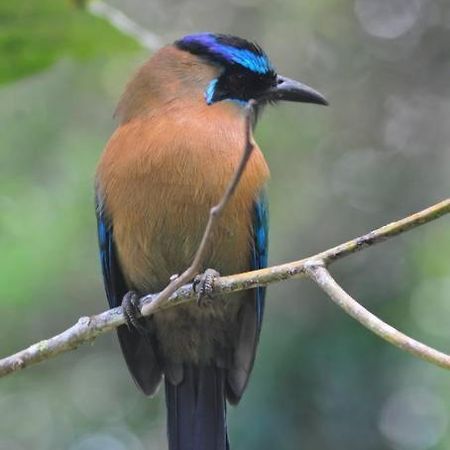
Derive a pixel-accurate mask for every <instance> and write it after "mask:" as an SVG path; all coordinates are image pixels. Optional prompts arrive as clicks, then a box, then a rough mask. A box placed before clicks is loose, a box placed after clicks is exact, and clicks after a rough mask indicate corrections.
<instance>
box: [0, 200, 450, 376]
mask: <svg viewBox="0 0 450 450" xmlns="http://www.w3.org/2000/svg"><path fill="white" fill-rule="evenodd" d="M448 213H450V198H447V199H446V200H443V201H442V202H440V203H437V204H435V205H433V206H431V207H429V208H427V209H424V210H423V211H420V212H418V213H416V214H413V215H411V216H408V217H406V218H404V219H401V220H398V221H396V222H392V223H390V224H388V225H385V226H383V227H381V228H378V229H376V230H374V231H371V232H370V233H368V234H365V235H364V236H360V237H357V238H355V239H352V240H350V241H348V242H345V243H343V244H340V245H338V246H336V247H333V248H331V249H329V250H325V251H324V252H321V253H318V254H317V255H314V256H311V257H309V258H306V259H302V260H299V261H294V262H291V263H286V264H281V265H278V266H273V267H268V268H266V269H261V270H256V271H253V272H246V273H241V274H237V275H231V276H227V277H221V278H218V279H217V280H216V281H215V283H214V294H215V295H216V294H229V293H232V292H237V291H241V290H244V289H251V288H254V287H257V286H267V285H269V284H272V283H277V282H280V281H283V280H288V279H293V278H300V277H301V276H304V275H305V273H307V272H308V270H309V272H308V275H309V276H310V277H312V273H311V268H312V267H314V264H317V262H320V263H321V264H324V265H326V264H330V263H332V262H334V261H337V260H339V259H341V258H344V257H346V256H348V255H350V254H352V253H355V252H357V251H359V250H362V249H364V248H366V247H370V246H372V245H375V244H378V243H380V242H382V241H384V240H386V239H389V238H392V237H394V236H397V235H398V234H401V233H404V232H406V231H409V230H412V229H414V228H416V227H418V226H420V225H423V224H426V223H429V222H431V221H433V220H436V219H438V218H439V217H441V216H443V215H445V214H448ZM158 295H159V294H154V295H147V296H145V297H144V298H143V299H141V301H142V305H143V308H142V309H143V312H144V314H145V315H146V314H147V313H148V312H149V310H150V313H154V312H156V311H157V310H159V309H163V308H168V307H174V306H176V305H179V304H181V303H186V302H190V301H193V300H194V299H195V298H196V294H195V292H194V290H193V288H192V285H191V284H189V285H184V286H182V287H180V288H179V289H178V290H177V291H176V292H174V293H173V294H172V295H171V296H170V297H169V298H168V299H167V300H166V301H164V302H162V301H161V302H160V303H159V305H158V308H156V307H152V306H151V305H152V302H153V301H154V300H155V299H156V298H157V297H158ZM366 314H370V313H369V312H368V311H365V310H364V309H362V310H360V317H364V316H365V315H366ZM124 323H125V320H124V317H123V314H122V308H120V307H119V308H114V309H110V310H108V311H105V312H103V313H101V314H97V315H94V316H91V317H81V318H80V319H79V320H78V322H77V323H76V324H75V325H73V326H72V327H70V328H68V329H67V330H65V331H63V332H62V333H61V334H58V335H56V336H53V337H52V338H50V339H47V340H44V341H41V342H38V343H36V344H33V345H31V346H30V347H28V348H26V349H24V350H22V351H19V352H18V353H16V354H14V355H11V356H8V357H6V358H4V359H1V360H0V377H2V376H5V375H8V374H10V373H13V372H16V371H18V370H20V369H23V368H25V367H28V366H30V365H33V364H36V363H38V362H41V361H44V360H47V359H50V358H53V357H55V356H57V355H59V354H61V353H64V352H67V351H69V350H74V349H76V348H77V347H79V346H80V345H81V344H84V343H86V342H91V341H92V340H94V339H95V338H96V337H97V336H99V335H101V334H104V333H107V332H108V331H111V330H113V329H114V328H116V327H118V326H120V325H123V324H124ZM386 326H389V325H386ZM403 336H404V335H403ZM390 342H393V341H390ZM422 345H423V344H422ZM398 346H399V347H400V348H405V349H407V348H406V347H405V346H401V345H398ZM432 350H433V349H432ZM435 352H437V351H435ZM437 353H438V354H439V355H442V354H440V353H439V352H437ZM435 356H436V355H435V354H433V353H429V357H426V358H425V359H427V360H428V361H429V362H431V363H434V364H437V365H439V366H441V367H445V368H446V369H450V362H449V361H448V358H449V357H448V356H447V355H444V356H445V358H443V357H442V356H437V357H435ZM421 357H424V356H422V355H421ZM446 358H447V359H446Z"/></svg>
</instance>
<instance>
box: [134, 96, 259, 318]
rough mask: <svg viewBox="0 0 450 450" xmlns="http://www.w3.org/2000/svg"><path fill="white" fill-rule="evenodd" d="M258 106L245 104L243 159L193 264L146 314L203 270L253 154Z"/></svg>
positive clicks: (252, 102) (214, 212)
mask: <svg viewBox="0 0 450 450" xmlns="http://www.w3.org/2000/svg"><path fill="white" fill-rule="evenodd" d="M255 106H256V101H255V100H250V101H249V102H248V103H247V104H246V106H245V123H244V125H245V129H244V132H245V145H244V149H243V152H242V156H241V160H240V161H239V164H238V166H237V168H236V170H235V172H234V175H233V177H232V178H231V180H230V182H229V183H228V186H227V188H226V189H225V192H224V194H223V196H222V198H221V199H220V200H219V203H217V205H215V206H213V207H212V208H211V210H210V211H209V218H208V223H207V224H206V228H205V231H204V232H203V236H202V240H201V241H200V245H199V246H198V249H197V251H196V252H195V256H194V260H193V261H192V264H191V265H190V266H189V267H188V268H187V269H186V270H185V271H184V272H183V273H182V274H181V275H179V276H177V277H176V278H174V279H173V280H172V281H171V282H170V283H169V284H168V285H167V286H166V287H165V288H164V289H163V290H162V291H161V292H160V293H159V294H158V295H157V296H156V298H155V299H154V300H153V301H152V302H151V303H147V304H145V305H144V304H142V305H141V308H140V309H141V314H142V315H144V316H148V315H150V314H151V313H152V312H154V311H155V310H156V308H159V306H160V305H161V304H162V303H163V302H166V301H167V299H168V298H169V297H170V296H171V295H172V294H173V293H174V292H175V291H176V290H177V289H179V288H180V287H181V286H183V285H184V284H186V283H189V282H190V281H191V280H192V279H193V278H194V277H195V276H196V275H197V274H198V273H199V271H200V270H201V267H202V264H203V262H204V260H205V256H206V252H207V249H208V246H209V243H210V242H209V241H210V240H211V236H212V233H213V230H214V228H215V227H216V226H217V223H218V221H219V219H220V216H221V214H222V211H223V210H224V208H225V206H226V205H227V204H228V202H229V201H230V199H231V197H232V196H233V194H234V191H235V190H236V187H237V185H238V184H239V181H240V180H241V177H242V174H243V173H244V170H245V168H246V167H247V162H248V160H249V159H250V156H251V154H252V151H253V148H254V144H253V142H252V120H253V108H254V107H255Z"/></svg>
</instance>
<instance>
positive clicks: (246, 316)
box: [227, 191, 269, 404]
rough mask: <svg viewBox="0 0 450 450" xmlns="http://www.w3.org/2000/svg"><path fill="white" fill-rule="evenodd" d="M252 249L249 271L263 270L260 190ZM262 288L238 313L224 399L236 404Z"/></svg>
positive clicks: (258, 322) (253, 344)
mask: <svg viewBox="0 0 450 450" xmlns="http://www.w3.org/2000/svg"><path fill="white" fill-rule="evenodd" d="M252 223H253V246H252V254H251V258H250V269H251V270H257V269H262V268H264V267H267V251H268V227H269V222H268V205H267V198H266V195H265V192H264V191H263V192H262V193H261V194H260V196H259V199H258V200H257V201H256V202H255V204H254V207H253V222H252ZM265 295H266V288H265V287H258V288H256V289H253V290H251V291H248V298H247V301H245V302H244V303H243V306H242V309H241V311H240V316H239V320H240V332H239V338H238V342H237V346H236V349H235V352H234V359H233V367H232V368H231V369H230V370H229V372H228V376H227V398H228V401H229V402H230V403H234V404H235V403H238V402H239V400H240V398H241V396H242V394H243V392H244V390H245V388H246V386H247V383H248V379H249V377H250V373H251V371H252V368H253V362H254V360H255V354H256V349H257V346H258V341H259V335H260V332H261V326H262V320H263V316H264V303H265Z"/></svg>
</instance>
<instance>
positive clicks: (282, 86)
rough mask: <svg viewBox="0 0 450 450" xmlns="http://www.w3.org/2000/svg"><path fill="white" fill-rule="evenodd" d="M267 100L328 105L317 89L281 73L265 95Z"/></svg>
mask: <svg viewBox="0 0 450 450" xmlns="http://www.w3.org/2000/svg"><path fill="white" fill-rule="evenodd" d="M264 100H267V101H280V100H281V101H288V102H302V103H316V104H318V105H328V102H327V100H326V99H325V97H324V96H323V95H322V94H321V93H320V92H318V91H316V90H315V89H313V88H311V87H309V86H307V85H306V84H303V83H300V82H299V81H295V80H291V79H289V78H286V77H282V76H281V75H277V84H276V85H275V86H273V87H271V88H270V89H269V90H268V91H267V92H266V93H265V95H264Z"/></svg>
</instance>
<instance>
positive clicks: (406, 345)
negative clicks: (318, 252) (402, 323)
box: [306, 260, 450, 369]
mask: <svg viewBox="0 0 450 450" xmlns="http://www.w3.org/2000/svg"><path fill="white" fill-rule="evenodd" d="M323 264H324V263H323V261H320V260H317V261H311V262H310V263H308V264H307V265H306V274H307V275H308V277H309V278H311V279H312V280H313V281H315V282H316V283H317V285H318V286H319V287H320V288H321V289H322V290H323V291H324V292H326V293H327V294H328V296H329V297H330V298H331V300H333V302H334V303H336V305H338V306H339V307H340V308H342V309H343V310H344V311H345V312H346V313H347V314H348V315H350V316H351V317H353V318H354V319H356V320H357V321H358V322H359V323H360V324H361V325H363V326H365V327H366V328H368V329H369V330H370V331H372V332H373V333H375V334H377V335H378V336H380V337H381V338H382V339H384V340H385V341H388V342H389V343H391V344H392V345H395V346H396V347H399V348H400V349H402V350H406V351H407V352H409V353H411V354H413V355H414V356H417V357H418V358H422V359H424V360H425V361H428V362H431V363H433V364H436V365H438V366H440V367H444V368H445V369H450V355H446V354H445V353H442V352H440V351H438V350H435V349H434V348H431V347H429V346H428V345H425V344H422V342H419V341H416V340H415V339H412V338H410V337H409V336H407V335H406V334H403V333H402V332H400V331H398V330H396V329H395V328H394V327H392V326H390V325H388V324H387V323H385V322H383V321H382V320H381V319H379V318H378V317H377V316H375V315H374V314H372V313H371V312H370V311H368V310H367V309H366V308H364V307H363V306H361V305H360V304H359V303H358V302H357V301H356V300H355V299H354V298H353V297H351V296H350V295H349V294H347V292H345V291H344V289H342V288H341V286H339V284H338V283H336V281H335V280H334V278H333V277H332V276H331V274H330V272H328V270H327V269H326V268H325V266H324V265H323Z"/></svg>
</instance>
